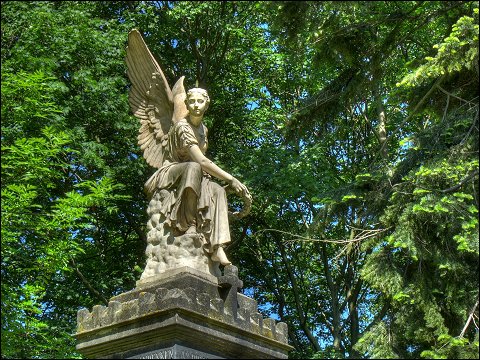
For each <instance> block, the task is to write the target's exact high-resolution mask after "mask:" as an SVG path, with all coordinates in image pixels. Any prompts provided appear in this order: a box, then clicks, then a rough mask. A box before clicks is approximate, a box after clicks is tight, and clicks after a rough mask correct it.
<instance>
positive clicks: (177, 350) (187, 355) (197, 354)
mask: <svg viewBox="0 0 480 360" xmlns="http://www.w3.org/2000/svg"><path fill="white" fill-rule="evenodd" d="M127 359H223V358H221V357H219V356H216V355H212V354H207V353H205V352H203V351H198V350H195V349H191V348H188V347H185V346H181V345H173V346H172V347H169V348H165V349H159V350H154V351H149V352H145V353H141V354H137V355H134V356H129V357H127Z"/></svg>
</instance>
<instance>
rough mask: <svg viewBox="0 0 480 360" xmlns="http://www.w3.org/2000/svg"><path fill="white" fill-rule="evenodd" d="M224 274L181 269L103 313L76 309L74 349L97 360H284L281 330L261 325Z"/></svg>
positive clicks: (232, 272) (267, 322)
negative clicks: (214, 274)
mask: <svg viewBox="0 0 480 360" xmlns="http://www.w3.org/2000/svg"><path fill="white" fill-rule="evenodd" d="M239 287H241V281H240V280H239V279H238V277H237V269H236V268H235V267H234V266H232V265H230V266H227V267H226V268H225V270H224V275H223V276H221V277H218V278H217V277H215V276H213V275H210V274H207V273H204V272H201V271H198V270H195V269H192V268H189V267H183V268H178V269H175V270H170V271H167V272H165V273H163V274H159V275H156V276H152V277H149V278H146V279H144V280H140V281H138V282H137V286H136V288H135V289H133V290H132V291H129V292H126V293H123V294H120V295H118V296H114V297H113V298H111V299H110V302H109V304H108V306H107V307H105V306H102V305H96V306H94V307H93V309H92V312H89V311H88V310H86V309H84V310H80V311H79V312H78V319H77V333H76V338H77V350H78V351H79V352H80V353H81V354H83V355H85V356H87V357H90V358H105V359H134V358H137V359H221V358H228V359H242V358H250V359H252V358H253V359H267V358H268V359H286V358H288V351H290V350H291V349H293V348H292V347H291V346H290V345H288V340H287V339H288V336H287V325H286V324H285V323H282V322H279V323H276V322H275V320H274V319H270V318H268V319H264V318H263V317H262V315H261V314H260V313H258V309H257V303H256V301H255V300H253V299H251V298H249V297H247V296H244V295H242V294H240V293H238V292H237V288H239Z"/></svg>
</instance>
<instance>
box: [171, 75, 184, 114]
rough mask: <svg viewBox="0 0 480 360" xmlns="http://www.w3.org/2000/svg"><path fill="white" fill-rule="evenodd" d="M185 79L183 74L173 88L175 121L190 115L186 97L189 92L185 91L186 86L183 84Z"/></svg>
mask: <svg viewBox="0 0 480 360" xmlns="http://www.w3.org/2000/svg"><path fill="white" fill-rule="evenodd" d="M183 79H185V76H182V77H181V78H180V79H178V81H177V82H176V83H175V85H174V86H173V88H172V97H173V118H172V120H173V122H174V123H176V122H177V121H179V120H181V119H184V118H185V117H186V116H187V115H188V109H187V105H186V104H185V99H186V98H187V94H186V92H185V87H184V86H183Z"/></svg>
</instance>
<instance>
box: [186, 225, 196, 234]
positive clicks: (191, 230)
mask: <svg viewBox="0 0 480 360" xmlns="http://www.w3.org/2000/svg"><path fill="white" fill-rule="evenodd" d="M196 233H197V225H196V224H193V225H190V227H189V228H188V229H187V231H185V234H196Z"/></svg>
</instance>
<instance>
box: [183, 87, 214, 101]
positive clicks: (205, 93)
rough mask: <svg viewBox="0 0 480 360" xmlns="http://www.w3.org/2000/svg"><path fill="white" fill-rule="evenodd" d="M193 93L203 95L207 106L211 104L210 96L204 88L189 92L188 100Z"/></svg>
mask: <svg viewBox="0 0 480 360" xmlns="http://www.w3.org/2000/svg"><path fill="white" fill-rule="evenodd" d="M193 93H199V94H201V95H202V96H203V97H204V98H205V101H206V102H207V104H209V103H210V97H209V96H208V93H207V90H205V89H202V88H192V89H190V90H188V91H187V99H188V98H189V97H190V95H191V94H193Z"/></svg>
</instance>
